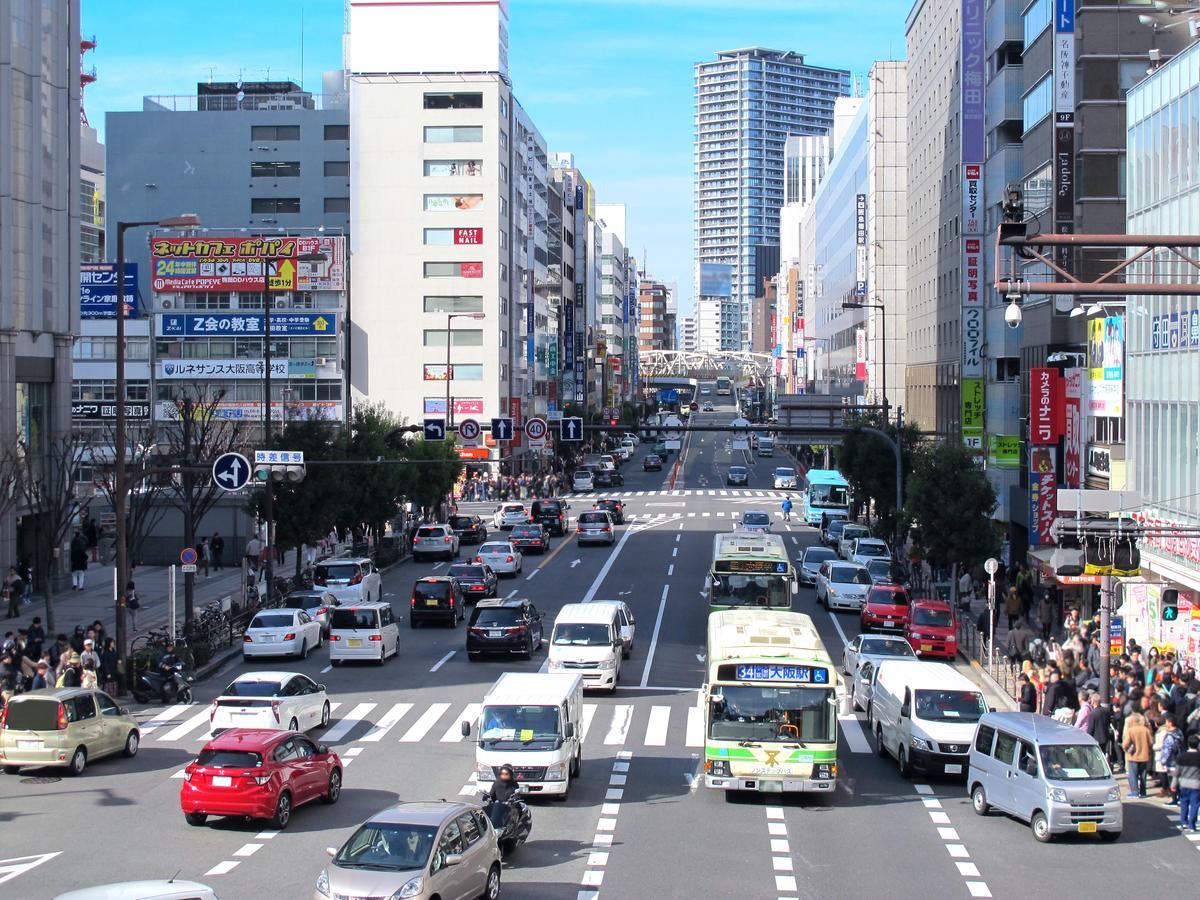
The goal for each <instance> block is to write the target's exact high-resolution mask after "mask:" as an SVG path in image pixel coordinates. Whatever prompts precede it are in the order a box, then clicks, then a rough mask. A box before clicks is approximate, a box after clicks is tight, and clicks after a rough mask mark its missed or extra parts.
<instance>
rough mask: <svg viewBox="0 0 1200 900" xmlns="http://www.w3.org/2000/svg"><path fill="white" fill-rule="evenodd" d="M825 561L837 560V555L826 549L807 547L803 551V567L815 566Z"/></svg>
mask: <svg viewBox="0 0 1200 900" xmlns="http://www.w3.org/2000/svg"><path fill="white" fill-rule="evenodd" d="M827 559H837V554H836V553H834V552H833V551H832V550H830V549H829V548H828V547H809V548H808V549H807V550H805V551H804V564H805V565H816V564H818V563H823V562H825V560H827Z"/></svg>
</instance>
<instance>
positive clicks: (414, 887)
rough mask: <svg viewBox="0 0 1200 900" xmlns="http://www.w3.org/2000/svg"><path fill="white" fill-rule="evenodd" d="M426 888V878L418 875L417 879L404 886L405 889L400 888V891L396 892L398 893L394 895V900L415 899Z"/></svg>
mask: <svg viewBox="0 0 1200 900" xmlns="http://www.w3.org/2000/svg"><path fill="white" fill-rule="evenodd" d="M424 887H425V876H423V875H418V876H417V877H416V878H414V879H412V880H411V881H409V882H408V884H406V885H404V887H402V888H400V890H398V891H396V893H394V894H392V900H403V898H405V897H415V896H417V894H419V893H421V891H422V890H423V889H424Z"/></svg>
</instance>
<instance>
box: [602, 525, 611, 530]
mask: <svg viewBox="0 0 1200 900" xmlns="http://www.w3.org/2000/svg"><path fill="white" fill-rule="evenodd" d="M604 530H605V531H612V529H611V528H610V527H609V526H607V525H605V526H604Z"/></svg>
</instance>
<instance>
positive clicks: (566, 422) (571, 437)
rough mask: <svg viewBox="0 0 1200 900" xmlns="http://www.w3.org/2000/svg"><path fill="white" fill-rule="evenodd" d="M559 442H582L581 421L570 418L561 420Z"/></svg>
mask: <svg viewBox="0 0 1200 900" xmlns="http://www.w3.org/2000/svg"><path fill="white" fill-rule="evenodd" d="M560 427H561V429H562V431H561V435H562V436H561V440H564V441H582V440H583V419H580V418H577V417H572V418H566V419H563V420H562V423H561V426H560Z"/></svg>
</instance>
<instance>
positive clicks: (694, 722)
mask: <svg viewBox="0 0 1200 900" xmlns="http://www.w3.org/2000/svg"><path fill="white" fill-rule="evenodd" d="M686 734H687V736H686V737H685V738H684V741H683V743H684V746H685V747H703V746H704V714H703V713H702V712H701V711H700V707H698V706H689V707H688V712H687V732H686Z"/></svg>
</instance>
